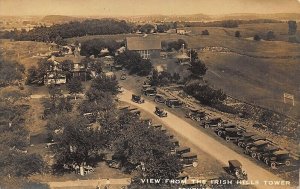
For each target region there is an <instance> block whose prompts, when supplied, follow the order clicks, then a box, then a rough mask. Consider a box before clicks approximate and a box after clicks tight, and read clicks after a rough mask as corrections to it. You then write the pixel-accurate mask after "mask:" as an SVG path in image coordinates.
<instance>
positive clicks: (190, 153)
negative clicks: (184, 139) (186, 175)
mask: <svg viewBox="0 0 300 189" xmlns="http://www.w3.org/2000/svg"><path fill="white" fill-rule="evenodd" d="M193 156H196V157H197V154H195V153H193V152H188V153H184V154H182V155H181V157H193Z"/></svg>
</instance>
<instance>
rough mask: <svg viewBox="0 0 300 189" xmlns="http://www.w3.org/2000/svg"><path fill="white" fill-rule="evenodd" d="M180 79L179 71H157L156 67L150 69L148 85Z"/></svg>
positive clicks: (165, 83) (164, 84) (175, 81)
mask: <svg viewBox="0 0 300 189" xmlns="http://www.w3.org/2000/svg"><path fill="white" fill-rule="evenodd" d="M179 80H180V75H179V73H173V74H171V73H169V72H166V71H162V72H158V71H157V70H156V69H154V70H153V71H152V76H151V78H150V85H152V86H166V85H169V84H170V83H177V82H178V81H179Z"/></svg>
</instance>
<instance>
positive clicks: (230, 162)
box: [228, 160, 242, 167]
mask: <svg viewBox="0 0 300 189" xmlns="http://www.w3.org/2000/svg"><path fill="white" fill-rule="evenodd" d="M228 163H229V164H231V165H232V166H234V167H241V166H242V164H241V163H240V162H239V161H238V160H229V161H228Z"/></svg>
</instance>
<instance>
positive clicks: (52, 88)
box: [48, 84, 63, 100]
mask: <svg viewBox="0 0 300 189" xmlns="http://www.w3.org/2000/svg"><path fill="white" fill-rule="evenodd" d="M48 92H49V95H50V99H52V100H56V99H57V98H60V97H62V96H63V94H62V91H61V88H60V87H59V86H57V85H54V84H52V85H49V87H48Z"/></svg>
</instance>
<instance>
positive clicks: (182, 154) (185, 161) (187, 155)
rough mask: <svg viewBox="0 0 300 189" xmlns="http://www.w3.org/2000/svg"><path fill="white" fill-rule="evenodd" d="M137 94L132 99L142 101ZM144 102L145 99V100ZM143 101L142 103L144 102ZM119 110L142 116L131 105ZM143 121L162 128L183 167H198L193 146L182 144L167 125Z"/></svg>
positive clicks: (156, 127) (153, 126)
mask: <svg viewBox="0 0 300 189" xmlns="http://www.w3.org/2000/svg"><path fill="white" fill-rule="evenodd" d="M136 96H137V95H132V101H134V102H136V103H140V99H136ZM143 102H144V101H143ZM143 102H142V103H143ZM119 110H121V111H129V112H130V113H132V114H134V115H136V116H139V117H140V111H139V110H138V109H137V108H131V107H129V106H125V107H120V108H119ZM141 121H142V122H144V123H146V124H147V125H149V127H152V128H154V129H156V130H160V131H161V132H162V133H164V134H165V135H166V137H167V138H168V139H169V141H170V142H171V143H172V148H171V149H170V150H171V153H172V154H176V155H177V156H178V157H179V159H180V161H181V163H182V165H183V167H189V166H193V167H196V166H197V165H198V158H197V154H195V153H193V152H191V148H189V147H186V146H180V144H179V141H178V140H177V139H176V138H175V137H174V135H173V134H172V133H170V132H168V131H167V129H166V128H165V127H163V125H161V124H153V123H152V120H151V119H141Z"/></svg>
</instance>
